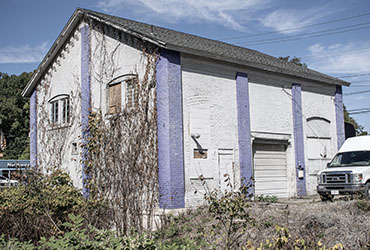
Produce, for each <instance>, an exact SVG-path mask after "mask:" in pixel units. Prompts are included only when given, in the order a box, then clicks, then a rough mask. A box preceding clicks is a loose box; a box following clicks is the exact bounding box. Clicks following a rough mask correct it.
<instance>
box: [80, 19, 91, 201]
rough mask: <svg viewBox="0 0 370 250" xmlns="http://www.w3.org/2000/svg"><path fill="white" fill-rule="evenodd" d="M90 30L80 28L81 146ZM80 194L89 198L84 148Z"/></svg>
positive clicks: (86, 123)
mask: <svg viewBox="0 0 370 250" xmlns="http://www.w3.org/2000/svg"><path fill="white" fill-rule="evenodd" d="M89 67H90V29H89V26H88V25H86V26H84V27H82V28H81V129H82V144H86V143H87V140H88V136H89V131H88V126H89V114H90V108H91V101H90V97H91V93H90V70H89ZM81 156H82V184H83V188H82V193H83V196H84V197H85V198H88V197H89V190H88V189H87V188H86V180H87V178H88V175H87V174H86V173H85V171H86V165H85V160H86V159H87V157H88V152H87V149H86V148H82V152H81Z"/></svg>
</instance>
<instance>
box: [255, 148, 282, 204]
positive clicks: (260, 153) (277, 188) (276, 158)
mask: <svg viewBox="0 0 370 250" xmlns="http://www.w3.org/2000/svg"><path fill="white" fill-rule="evenodd" d="M285 150H286V145H284V144H266V143H254V144H253V153H254V155H253V158H254V180H255V195H262V194H263V195H274V196H277V197H288V189H287V187H288V185H287V184H288V178H287V165H286V152H285Z"/></svg>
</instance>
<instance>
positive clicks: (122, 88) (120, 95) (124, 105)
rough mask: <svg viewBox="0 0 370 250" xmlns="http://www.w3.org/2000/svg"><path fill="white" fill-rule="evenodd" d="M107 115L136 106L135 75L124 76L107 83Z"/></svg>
mask: <svg viewBox="0 0 370 250" xmlns="http://www.w3.org/2000/svg"><path fill="white" fill-rule="evenodd" d="M108 88H109V98H108V113H110V114H114V113H119V112H120V111H121V110H123V109H130V108H133V107H134V106H135V105H136V104H137V100H136V98H137V93H136V92H137V75H135V74H126V75H122V76H119V77H117V78H115V79H113V80H112V81H111V82H109V83H108Z"/></svg>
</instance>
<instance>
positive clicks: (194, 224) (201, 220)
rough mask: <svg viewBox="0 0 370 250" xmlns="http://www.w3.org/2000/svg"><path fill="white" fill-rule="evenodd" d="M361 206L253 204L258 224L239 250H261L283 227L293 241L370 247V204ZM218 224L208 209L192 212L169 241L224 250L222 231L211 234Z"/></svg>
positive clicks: (180, 221) (174, 229) (249, 230)
mask: <svg viewBox="0 0 370 250" xmlns="http://www.w3.org/2000/svg"><path fill="white" fill-rule="evenodd" d="M358 202H359V201H357V200H349V201H345V200H338V199H336V200H335V201H334V202H322V201H320V199H318V198H313V199H312V198H310V199H295V200H279V201H278V202H277V203H267V202H251V203H250V207H249V211H250V216H251V217H252V218H254V220H255V221H256V224H255V225H254V226H252V225H251V226H248V227H247V228H244V229H245V231H244V233H243V235H242V237H240V238H239V239H238V245H239V247H238V248H240V246H245V244H246V243H247V241H248V240H251V241H252V242H253V245H254V246H255V247H257V246H259V243H261V242H266V240H267V239H272V238H273V237H274V236H275V237H276V235H277V234H276V226H281V227H286V228H288V230H289V233H290V234H291V236H292V238H293V239H295V238H296V236H297V237H299V238H304V239H305V240H306V241H307V240H312V239H313V241H314V242H318V241H321V242H322V243H323V244H324V245H326V246H327V247H332V246H334V245H335V244H337V243H342V244H343V246H344V249H361V247H360V246H365V245H366V243H365V242H368V243H370V239H369V237H370V235H369V233H370V201H368V202H367V203H365V205H366V206H367V207H366V208H365V209H360V208H359V206H358ZM360 202H361V201H360ZM215 223H216V220H215V219H214V218H213V217H212V216H211V215H210V214H209V212H208V208H207V207H203V208H198V209H191V210H188V211H186V212H185V213H183V214H182V215H179V216H177V217H176V218H175V219H174V220H172V223H169V224H167V229H168V230H170V231H171V232H172V233H173V234H172V235H171V236H169V235H168V234H166V235H167V236H166V237H165V238H167V239H169V237H170V238H193V239H196V238H197V239H202V240H205V241H207V242H209V243H210V244H212V246H215V247H216V248H217V249H222V246H223V244H224V237H223V235H222V231H218V232H217V231H216V233H215V234H213V233H211V231H212V230H213V231H214V227H212V225H214V224H215ZM171 227H172V228H171ZM164 228H166V226H165V227H164ZM164 230H166V229H164ZM361 244H362V245H361ZM363 249H370V248H363Z"/></svg>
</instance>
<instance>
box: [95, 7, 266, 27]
mask: <svg viewBox="0 0 370 250" xmlns="http://www.w3.org/2000/svg"><path fill="white" fill-rule="evenodd" d="M268 2H270V0H249V1H245V0H228V1H225V0H188V1H184V0H101V1H100V2H99V3H98V6H99V7H100V8H101V9H103V10H104V11H113V12H117V11H119V10H122V9H129V10H130V11H134V12H136V13H137V14H143V15H145V16H146V17H148V16H154V17H155V18H161V19H164V20H166V21H169V22H173V21H180V20H187V21H189V22H203V21H206V22H215V23H219V24H222V25H224V26H227V27H231V28H233V29H236V30H244V29H245V27H244V24H243V20H244V17H245V16H246V15H247V13H248V12H249V13H251V12H253V11H256V10H258V9H263V8H264V7H265V6H266V4H267V3H268ZM241 13H243V14H241Z"/></svg>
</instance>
